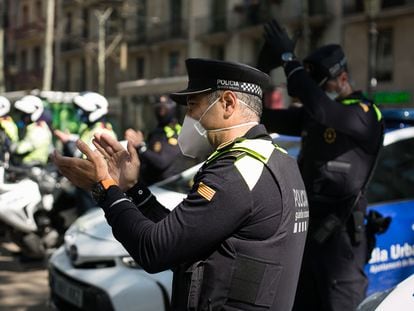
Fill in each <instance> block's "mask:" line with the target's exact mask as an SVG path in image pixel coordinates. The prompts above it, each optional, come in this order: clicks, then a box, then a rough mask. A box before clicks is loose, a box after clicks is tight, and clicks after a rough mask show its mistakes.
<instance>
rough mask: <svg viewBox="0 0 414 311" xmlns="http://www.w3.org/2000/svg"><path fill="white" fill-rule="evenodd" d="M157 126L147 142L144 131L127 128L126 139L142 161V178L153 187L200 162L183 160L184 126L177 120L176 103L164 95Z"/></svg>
mask: <svg viewBox="0 0 414 311" xmlns="http://www.w3.org/2000/svg"><path fill="white" fill-rule="evenodd" d="M154 112H155V117H156V118H157V127H156V128H155V129H153V130H152V131H151V132H150V133H149V135H148V138H147V139H146V140H144V139H143V138H144V135H143V134H142V132H141V131H135V130H133V129H127V130H126V131H125V139H127V140H130V141H132V142H133V144H134V146H135V148H136V149H137V151H138V154H139V158H140V161H141V172H140V179H141V181H142V182H143V183H145V184H146V185H151V184H153V183H155V182H157V181H160V180H163V179H165V178H167V177H170V176H172V175H175V174H178V173H180V172H182V171H183V170H185V169H186V168H189V167H190V166H192V165H195V164H196V163H197V162H196V161H192V160H191V159H189V158H187V157H184V156H183V155H182V154H181V152H180V148H179V147H178V135H179V134H180V131H181V125H180V124H179V123H178V121H177V119H176V103H175V102H173V101H172V100H171V99H169V98H168V97H167V96H161V97H160V98H159V100H158V101H157V102H156V103H155V106H154Z"/></svg>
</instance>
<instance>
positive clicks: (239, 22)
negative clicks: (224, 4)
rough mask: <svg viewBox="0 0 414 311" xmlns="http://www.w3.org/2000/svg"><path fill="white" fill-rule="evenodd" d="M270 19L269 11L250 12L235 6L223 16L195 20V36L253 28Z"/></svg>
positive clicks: (256, 10)
mask: <svg viewBox="0 0 414 311" xmlns="http://www.w3.org/2000/svg"><path fill="white" fill-rule="evenodd" d="M270 19H271V15H270V11H269V10H264V9H261V8H259V7H258V8H255V10H251V9H249V8H246V7H245V6H243V5H240V6H236V7H235V8H234V10H233V11H228V12H227V13H226V14H225V15H221V16H220V15H211V16H203V17H199V18H197V19H196V22H195V24H196V25H197V28H196V34H197V35H201V36H202V35H213V34H218V33H226V32H231V31H237V30H241V29H245V28H249V27H255V26H258V25H261V24H263V23H265V22H268V21H269V20H270Z"/></svg>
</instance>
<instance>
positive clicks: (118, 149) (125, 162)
mask: <svg viewBox="0 0 414 311" xmlns="http://www.w3.org/2000/svg"><path fill="white" fill-rule="evenodd" d="M93 144H94V145H95V147H96V148H97V150H98V151H99V152H100V153H101V154H102V155H103V157H104V158H105V159H106V163H107V165H108V171H109V174H110V176H111V178H112V179H114V180H115V182H116V183H117V184H118V185H119V187H120V188H121V190H122V191H126V190H128V189H130V188H131V187H132V186H134V185H135V184H136V183H137V182H138V178H139V169H140V165H141V163H140V161H139V158H138V154H137V151H136V150H135V147H134V146H133V145H132V143H131V142H130V141H128V145H127V149H128V150H126V149H125V148H124V147H123V146H122V145H121V144H120V143H119V142H118V141H117V140H116V139H114V138H113V137H111V136H110V135H108V134H105V133H102V134H95V138H94V140H93Z"/></svg>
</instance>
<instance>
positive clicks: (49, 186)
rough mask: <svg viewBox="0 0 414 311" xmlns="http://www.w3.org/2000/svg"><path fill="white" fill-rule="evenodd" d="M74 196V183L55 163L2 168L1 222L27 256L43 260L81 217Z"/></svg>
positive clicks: (0, 175)
mask: <svg viewBox="0 0 414 311" xmlns="http://www.w3.org/2000/svg"><path fill="white" fill-rule="evenodd" d="M2 172H4V180H3V181H2V180H1V179H2ZM73 196H74V191H73V186H72V185H71V184H70V182H69V181H68V180H67V179H65V178H64V177H62V176H59V174H58V172H57V171H56V170H55V169H54V168H53V167H52V166H50V167H37V166H34V167H26V168H22V167H14V166H7V165H4V164H3V165H1V167H0V223H2V224H3V226H4V227H5V228H6V232H7V233H8V235H9V237H10V240H11V241H12V242H14V243H15V244H16V245H18V246H19V247H20V249H21V254H22V255H23V256H24V257H26V258H30V259H44V258H45V257H46V256H47V255H48V254H50V253H51V252H52V251H53V250H54V249H55V248H57V247H58V246H59V245H60V244H61V243H62V241H63V234H64V232H65V231H66V229H67V228H68V227H69V225H70V224H71V223H72V222H73V221H74V220H75V219H76V218H77V217H78V215H77V213H76V210H77V209H76V206H75V198H74V197H73ZM68 212H69V216H68V215H67V214H68Z"/></svg>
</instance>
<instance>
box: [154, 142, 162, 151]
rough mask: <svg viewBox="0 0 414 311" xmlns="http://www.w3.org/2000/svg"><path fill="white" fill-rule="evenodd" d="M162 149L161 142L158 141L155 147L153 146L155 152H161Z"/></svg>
mask: <svg viewBox="0 0 414 311" xmlns="http://www.w3.org/2000/svg"><path fill="white" fill-rule="evenodd" d="M161 149H162V144H161V142H160V141H156V142H155V143H154V145H153V146H152V150H153V151H155V152H160V151H161Z"/></svg>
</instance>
